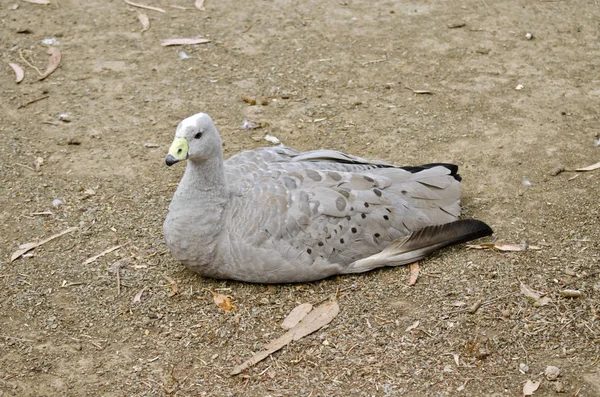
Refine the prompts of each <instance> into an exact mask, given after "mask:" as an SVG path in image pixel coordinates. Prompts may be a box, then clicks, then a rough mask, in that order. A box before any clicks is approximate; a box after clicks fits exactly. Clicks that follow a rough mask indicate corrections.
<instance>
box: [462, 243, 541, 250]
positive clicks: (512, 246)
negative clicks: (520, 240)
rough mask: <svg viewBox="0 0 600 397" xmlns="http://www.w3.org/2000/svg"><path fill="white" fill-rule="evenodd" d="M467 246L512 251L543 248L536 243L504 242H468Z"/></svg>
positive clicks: (478, 248)
mask: <svg viewBox="0 0 600 397" xmlns="http://www.w3.org/2000/svg"><path fill="white" fill-rule="evenodd" d="M466 247H467V248H470V249H476V250H483V249H492V248H493V249H497V250H498V251H510V252H517V251H527V250H533V251H538V250H541V249H542V248H541V247H538V246H536V245H526V244H503V243H482V244H467V245H466Z"/></svg>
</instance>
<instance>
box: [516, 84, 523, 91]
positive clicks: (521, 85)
mask: <svg viewBox="0 0 600 397" xmlns="http://www.w3.org/2000/svg"><path fill="white" fill-rule="evenodd" d="M522 89H523V84H519V85H517V86H516V87H515V90H517V91H521V90H522Z"/></svg>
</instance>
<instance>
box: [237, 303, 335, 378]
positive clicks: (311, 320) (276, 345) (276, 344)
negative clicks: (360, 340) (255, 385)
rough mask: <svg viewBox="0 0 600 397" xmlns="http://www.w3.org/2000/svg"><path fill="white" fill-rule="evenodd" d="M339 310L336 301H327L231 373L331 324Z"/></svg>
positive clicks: (240, 370)
mask: <svg viewBox="0 0 600 397" xmlns="http://www.w3.org/2000/svg"><path fill="white" fill-rule="evenodd" d="M339 312H340V307H339V306H338V304H337V302H335V301H333V302H327V303H324V304H322V305H321V306H319V307H316V308H315V309H314V310H313V311H311V312H310V313H308V315H307V316H306V317H304V318H303V319H302V321H300V322H299V323H298V324H297V325H296V326H295V327H294V328H292V329H290V330H289V331H288V332H286V333H285V334H283V335H282V336H280V337H279V338H277V339H275V340H274V341H272V342H271V343H269V344H268V345H267V346H265V350H262V351H260V352H258V353H256V354H254V355H253V356H252V357H250V359H248V360H246V361H245V362H243V363H242V364H240V365H238V366H237V367H235V368H234V369H233V371H231V375H237V374H239V373H241V372H242V371H244V370H245V369H246V368H248V367H251V366H252V365H254V364H256V363H258V362H260V361H262V360H264V359H265V358H267V357H269V356H270V355H271V354H273V353H275V352H276V351H278V350H279V349H281V348H282V347H284V346H285V345H287V344H288V343H290V342H291V341H297V340H299V339H302V338H303V337H305V336H306V335H310V334H312V333H313V332H315V331H317V330H319V329H321V328H322V327H324V326H325V325H327V324H329V323H330V322H331V320H333V319H334V318H335V316H337V315H338V313H339Z"/></svg>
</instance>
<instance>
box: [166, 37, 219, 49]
mask: <svg viewBox="0 0 600 397" xmlns="http://www.w3.org/2000/svg"><path fill="white" fill-rule="evenodd" d="M204 43H210V39H203V38H201V37H199V38H197V39H185V38H182V39H165V40H163V41H161V42H160V45H161V46H163V47H168V46H171V45H187V44H204Z"/></svg>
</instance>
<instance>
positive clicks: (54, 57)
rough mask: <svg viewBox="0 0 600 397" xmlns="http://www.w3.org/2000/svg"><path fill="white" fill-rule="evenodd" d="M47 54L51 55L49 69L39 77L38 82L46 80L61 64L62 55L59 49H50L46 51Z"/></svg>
mask: <svg viewBox="0 0 600 397" xmlns="http://www.w3.org/2000/svg"><path fill="white" fill-rule="evenodd" d="M46 53H47V54H48V55H50V59H48V67H46V71H45V72H44V73H43V74H42V75H41V76H40V77H38V80H44V79H45V78H46V77H48V76H50V75H51V74H52V72H54V71H55V70H56V68H57V67H58V65H59V64H60V58H61V55H60V50H59V49H58V48H56V47H48V51H46Z"/></svg>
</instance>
